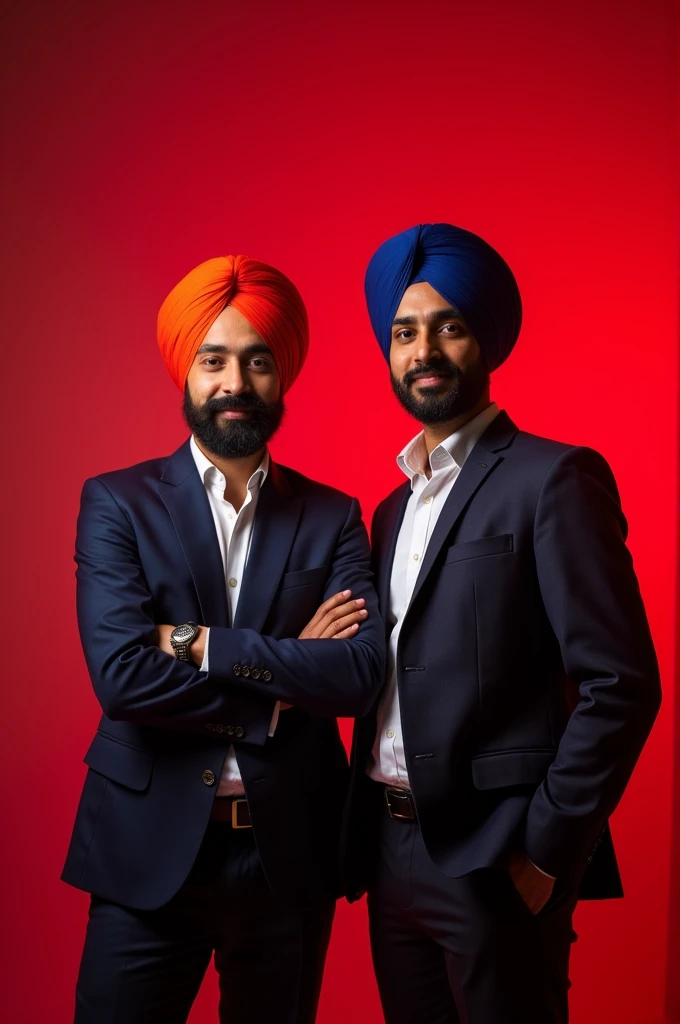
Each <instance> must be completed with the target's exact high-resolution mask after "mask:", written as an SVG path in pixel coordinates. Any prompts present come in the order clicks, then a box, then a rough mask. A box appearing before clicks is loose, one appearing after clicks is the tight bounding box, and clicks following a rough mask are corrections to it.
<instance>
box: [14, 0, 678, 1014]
mask: <svg viewBox="0 0 680 1024" xmlns="http://www.w3.org/2000/svg"><path fill="white" fill-rule="evenodd" d="M11 7H12V9H11V10H9V11H8V13H7V22H6V29H5V32H4V33H3V35H4V46H5V51H6V52H5V56H4V58H3V62H2V63H3V67H2V73H3V76H4V79H5V97H6V99H9V103H8V104H7V109H6V113H5V126H4V129H3V140H4V143H5V146H6V151H7V154H8V159H7V161H6V172H5V174H6V182H5V184H6V188H5V189H4V194H5V199H6V207H5V214H4V223H5V226H6V230H7V237H8V239H9V245H8V247H7V253H6V260H5V264H4V270H3V278H2V284H3V291H4V301H3V317H4V320H3V322H4V325H5V326H4V343H3V359H4V360H5V365H7V363H9V367H10V369H9V376H8V377H7V378H6V380H8V381H9V384H6V385H5V403H4V407H3V412H4V413H5V414H6V424H5V427H4V434H3V436H4V438H5V446H4V452H3V454H4V460H3V461H4V472H3V476H4V481H5V485H6V490H5V497H4V500H3V503H2V512H3V518H4V520H5V522H4V527H3V535H2V536H3V540H4V551H3V562H4V564H5V568H6V569H8V570H9V573H10V576H9V579H10V582H9V583H6V584H5V586H4V587H3V599H4V600H5V602H6V608H5V616H6V619H5V624H4V631H5V637H6V639H5V643H4V645H3V646H4V662H5V669H6V671H5V672H4V677H3V678H4V691H5V692H4V698H5V699H4V701H3V704H4V713H3V715H2V728H3V733H4V738H3V740H2V743H1V745H0V753H1V756H2V766H1V768H0V771H1V777H2V780H3V787H2V788H3V804H4V807H3V810H2V812H1V815H2V816H1V819H0V820H2V823H3V829H2V831H3V834H4V840H3V842H2V844H0V870H1V872H2V880H3V881H2V886H3V890H4V902H5V923H4V926H3V932H2V940H3V946H4V953H3V956H2V970H3V972H6V976H7V980H6V982H5V983H4V985H3V994H2V1002H3V1006H2V1008H1V1009H0V1012H1V1013H2V1018H3V1020H5V1021H7V1022H8V1024H38V1022H40V1024H42V1022H43V1021H47V1020H49V1021H50V1022H51V1024H66V1022H67V1021H69V1020H70V1019H71V1014H72V987H73V982H74V977H75V973H76V969H77V964H78V959H79V954H80V947H81V942H82V936H83V928H84V924H85V917H86V910H87V897H86V896H85V895H84V894H82V893H78V892H76V891H75V890H72V889H69V888H67V887H66V886H64V885H63V884H62V883H60V882H59V881H58V875H59V871H60V868H61V862H62V858H63V855H64V852H65V848H66V844H67V840H68V836H69V831H70V827H71V821H72V817H73V814H74V811H75V807H76V802H77V799H78V795H79V790H80V786H81V783H82V780H83V775H84V767H83V765H82V763H81V757H82V754H83V753H84V751H85V749H86V746H87V744H88V742H89V739H90V736H91V734H92V731H93V729H94V727H95V725H96V721H97V706H96V703H95V700H94V697H93V695H92V693H91V691H90V688H89V684H88V680H87V676H86V672H85V667H84V663H83V660H82V656H81V653H80V648H79V642H78V635H77V630H76V623H75V616H74V607H73V592H74V581H73V564H72V561H71V558H72V549H73V539H74V526H75V518H76V513H77V508H78V499H79V492H80V487H81V484H82V482H83V480H84V479H85V478H86V477H87V476H89V475H91V474H94V473H98V472H100V471H103V470H108V469H113V468H115V467H120V466H125V465H128V464H130V463H133V462H137V461H140V460H142V459H146V458H149V457H151V456H155V455H158V454H161V453H165V452H170V451H171V450H173V449H174V448H175V447H176V446H177V445H179V444H180V442H181V441H182V440H183V438H184V436H185V430H184V427H183V424H182V419H181V415H180V401H179V395H178V393H177V392H176V391H175V389H174V387H173V385H172V384H171V382H170V380H169V378H168V377H167V375H166V373H165V370H164V369H163V367H162V364H161V361H160V358H159V356H158V353H157V351H156V347H155V340H154V324H155V315H156V310H157V308H158V306H159V304H160V302H161V300H162V298H163V297H164V295H165V293H166V291H167V290H168V289H169V288H170V286H171V285H173V284H174V283H175V281H176V280H177V279H178V278H179V277H180V276H181V275H182V274H183V273H185V272H186V271H187V270H188V269H189V268H190V267H191V266H193V265H194V264H195V263H197V262H199V261H201V260H203V259H205V258H207V257H209V256H213V255H218V254H223V253H225V252H234V253H238V252H245V253H247V254H250V255H252V256H256V257H258V258H260V259H262V260H266V261H269V262H271V263H274V264H275V265H276V266H278V267H280V268H281V269H283V270H284V271H285V272H287V273H288V274H289V275H290V276H291V277H292V278H293V280H294V281H295V282H296V283H297V284H298V286H299V288H300V290H301V291H302V294H303V296H304V297H305V299H306V301H307V303H308V307H309V312H310V320H311V325H312V339H313V340H312V347H311V352H310V357H309V361H308V364H307V366H306V368H305V370H304V372H303V374H302V376H301V378H300V380H299V381H298V383H297V384H296V385H295V387H294V388H293V389H292V391H291V392H290V394H289V400H288V405H289V413H288V416H287V420H286V423H285V426H284V428H283V429H282V431H281V434H280V437H279V438H277V440H276V442H275V444H274V454H275V456H276V457H277V458H278V459H279V460H281V461H283V462H284V463H288V464H291V465H293V466H295V467H296V468H297V469H299V470H301V471H303V472H306V473H308V474H311V475H313V476H316V477H318V478H320V479H321V480H324V481H327V482H329V483H332V484H334V485H336V486H339V487H341V488H344V489H346V490H348V491H350V492H352V493H354V494H358V495H359V497H360V498H361V500H362V503H363V507H364V511H365V514H366V516H367V517H370V515H371V513H372V511H373V508H374V507H375V505H376V503H377V502H378V500H379V499H380V498H381V497H382V496H383V495H384V494H385V493H386V492H387V491H388V490H389V489H391V487H392V486H393V485H394V484H396V483H397V482H398V479H399V477H398V472H397V470H396V468H395V465H394V458H393V457H394V455H395V454H396V452H397V451H398V450H399V448H400V447H401V446H402V444H403V443H404V442H405V440H406V439H407V438H408V437H409V436H410V435H411V434H412V433H414V432H415V428H414V424H413V423H412V422H410V421H409V420H408V419H407V418H406V417H405V415H403V414H401V413H400V411H399V410H398V409H397V408H396V407H395V403H394V401H393V400H392V397H391V394H390V390H389V386H388V381H387V375H386V368H385V365H384V363H383V361H382V357H381V356H380V355H379V352H378V349H377V345H376V344H375V342H374V340H373V339H372V337H371V332H370V329H369V324H368V320H367V316H366V312H365V309H364V304H363V296H362V277H363V271H364V267H365V265H366V262H367V260H368V258H369V256H370V254H371V253H372V251H373V249H374V248H375V247H376V246H377V245H378V244H379V243H380V242H381V241H382V240H383V239H384V238H386V237H387V236H388V235H390V234H392V233H394V232H396V231H398V230H400V229H402V228H405V227H408V226H410V225H411V224H412V223H416V222H419V221H431V220H450V221H453V222H454V223H458V224H461V225H462V226H465V227H467V228H470V229H472V230H474V231H477V232H479V233H481V234H482V235H483V236H484V237H486V238H488V239H489V240H490V241H491V242H492V243H493V244H494V245H496V246H497V247H498V248H499V249H500V251H501V252H502V253H503V254H504V255H505V256H506V257H507V259H508V260H509V262H510V264H511V265H512V267H513V268H514V270H515V272H516V274H517V277H518V280H519V282H520V287H521V289H522V293H523V297H524V304H525V311H526V314H525V326H524V329H523V332H522V338H521V341H520V343H519V345H518V347H517V349H516V352H515V354H514V355H513V357H512V359H511V360H510V362H509V363H508V364H507V365H506V366H505V367H503V368H502V369H501V370H500V371H499V372H498V373H497V374H496V376H495V381H494V396H495V398H496V399H497V400H498V401H499V402H500V403H501V404H502V405H503V406H505V407H506V408H507V409H508V410H509V412H510V413H511V415H512V416H513V417H514V418H515V419H516V421H517V422H518V423H519V424H520V425H521V426H522V427H524V428H525V429H528V430H533V431H536V432H539V433H544V434H547V435H550V436H553V437H557V438H560V439H563V440H567V441H571V442H577V443H583V444H590V445H593V446H594V447H596V448H598V449H600V450H601V451H602V452H603V453H604V454H605V455H606V457H607V458H608V459H609V460H610V461H611V463H612V466H613V468H614V470H615V472H616V475H617V478H618V481H619V484H620V489H621V492H622V497H623V502H624V506H625V509H626V511H627V513H628V517H629V521H630V546H631V548H632V551H633V553H634V557H635V561H636V565H637V568H638V572H639V576H640V581H641V585H642V589H643V592H644V596H645V599H646V602H647V607H648V610H649V616H650V619H651V623H652V628H653V631H654V636H655V639H656V644H657V648H658V653H659V658H660V661H661V666H662V671H663V676H664V684H665V689H666V701H665V705H664V708H663V711H662V713H661V715H660V718H659V720H658V723H657V725H656V727H655V729H654V733H653V737H652V739H651V740H650V743H649V745H648V747H647V749H646V750H645V752H644V754H643V757H642V759H641V761H640V764H639V766H638V768H637V770H636V773H635V776H634V778H633V781H632V783H631V785H630V787H629V789H628V791H627V793H626V796H625V798H624V800H623V803H622V805H621V807H620V809H619V810H618V811H617V813H616V815H615V818H614V821H613V830H614V833H615V839H616V842H617V847H618V851H619V856H620V861H621V867H622V871H623V876H624V882H625V886H626V890H627V897H626V899H625V900H624V901H618V902H611V903H604V904H595V905H587V906H583V907H582V908H580V909H579V911H578V915H577V930H578V932H579V933H580V941H579V942H578V943H577V945H576V948H575V952H574V957H573V972H572V974H573V980H574V989H573V996H572V1008H573V1020H574V1022H575V1024H610V1022H616V1024H658V1022H661V1021H662V1020H663V1019H664V991H665V985H666V980H665V979H666V967H667V936H668V901H669V886H670V832H671V810H670V808H671V779H672V771H673V754H672V724H673V723H672V719H673V715H672V708H673V679H672V657H673V624H674V557H675V514H674V495H675V488H676V467H677V446H676V413H677V386H676V380H677V362H676V356H677V311H676V298H677V296H676V262H677V261H676V224H677V209H676V198H675V165H674V157H673V151H672V150H673V147H672V137H673V121H674V115H675V106H674V104H675V97H674V85H673V81H674V71H675V68H674V44H675V27H674V4H673V3H672V2H671V0H668V2H666V0H645V2H644V3H642V2H641V0H572V2H571V3H569V4H565V3H561V4H552V3H545V0H541V2H538V0H535V2H527V0H516V2H513V3H505V2H503V0H477V2H476V3H474V4H473V3H466V4H463V3H459V2H451V0H422V2H420V3H417V4H409V3H404V2H402V0H374V2H371V0H367V2H364V3H358V2H356V0H355V2H353V0H348V2H345V3H342V4H340V3H335V2H332V0H331V2H330V3H327V4H325V5H319V4H318V3H313V2H311V0H299V2H297V3H293V2H288V3H285V4H284V3H283V2H278V3H276V2H273V0H261V2H260V3H259V4H255V3H240V4H237V3H233V2H221V3H218V2H212V3H211V2H207V0H193V2H180V0H174V2H169V3H165V4H160V3H156V4H154V3H152V2H147V0H141V2H137V3H129V2H128V0H122V2H119V3H117V4H110V5H106V6H102V5H99V4H93V3H77V2H73V0H65V2H64V3H61V4H56V3H42V4H41V3H36V2H35V0H23V2H22V3H21V4H19V3H17V2H16V0H15V3H14V4H12V5H11ZM676 884H677V876H676ZM676 941H677V940H676ZM677 948H678V947H677V945H676V949H677ZM674 999H675V1007H676V1011H678V1016H677V1017H676V1019H680V1007H679V1006H678V1004H679V1003H680V995H679V994H678V993H677V992H676V993H675V996H674ZM214 1019H215V983H214V978H213V977H212V976H211V977H209V978H208V979H207V980H206V984H205V985H204V988H203V990H202V992H201V994H200V996H199V999H198V1002H197V1004H196V1007H195V1010H194V1012H193V1014H192V1018H191V1021H192V1024H207V1022H209V1021H213V1020H214ZM319 1019H320V1021H321V1022H322V1024H338V1022H341V1021H352V1022H353V1024H369V1022H379V1021H380V1020H381V1015H380V1011H379V1006H378V1001H377V995H376V991H375V986H374V982H373V978H372V973H371V969H370V963H369V952H368V944H367V940H366V932H365V913H364V908H363V905H358V906H353V907H347V906H344V905H343V906H340V908H339V912H338V917H337V925H336V928H335V932H334V937H333V941H332V947H331V951H330V956H329V961H328V968H327V974H326V980H325V984H324V990H323V996H322V1003H321V1010H320V1015H319ZM527 1024H528V1022H527Z"/></svg>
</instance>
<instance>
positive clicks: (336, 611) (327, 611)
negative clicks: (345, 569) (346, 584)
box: [298, 590, 368, 640]
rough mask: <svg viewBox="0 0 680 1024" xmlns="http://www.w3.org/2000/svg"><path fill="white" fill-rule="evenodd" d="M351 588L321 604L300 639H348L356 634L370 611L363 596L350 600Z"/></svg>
mask: <svg viewBox="0 0 680 1024" xmlns="http://www.w3.org/2000/svg"><path fill="white" fill-rule="evenodd" d="M351 596H352V591H351V590H343V591H341V592H340V593H339V594H335V595H334V596H333V597H330V598H329V599H328V600H327V601H324V603H323V604H322V605H321V607H320V608H319V610H318V611H317V613H316V615H315V616H314V618H312V619H311V620H310V621H309V622H308V623H307V625H306V626H305V628H304V629H303V630H302V632H301V633H300V636H299V637H298V639H299V640H330V639H333V640H346V639H347V638H348V637H350V636H354V635H355V634H356V632H357V630H358V629H359V623H360V622H362V621H363V620H364V619H365V618H366V616H367V615H368V612H367V611H366V609H365V608H364V605H365V604H366V602H365V601H364V599H363V597H359V598H357V600H356V601H350V600H349V598H350V597H351Z"/></svg>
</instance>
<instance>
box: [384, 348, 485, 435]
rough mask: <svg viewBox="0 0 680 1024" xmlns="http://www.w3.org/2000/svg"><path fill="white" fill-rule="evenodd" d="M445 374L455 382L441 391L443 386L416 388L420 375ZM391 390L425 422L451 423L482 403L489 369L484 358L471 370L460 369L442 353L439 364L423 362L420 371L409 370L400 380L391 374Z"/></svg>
mask: <svg viewBox="0 0 680 1024" xmlns="http://www.w3.org/2000/svg"><path fill="white" fill-rule="evenodd" d="M423 373H438V374H446V376H447V377H451V378H452V379H453V383H452V384H451V385H450V386H449V387H448V388H447V389H446V391H442V390H441V388H442V385H436V386H435V387H432V388H420V390H419V392H418V394H416V393H415V391H414V379H415V377H416V375H417V374H423ZM391 380H392V390H393V391H394V393H395V395H396V396H397V398H398V399H399V401H400V402H401V404H402V405H403V407H404V409H406V412H407V413H409V415H411V416H413V418H414V419H416V420H418V422H419V423H423V424H424V425H425V426H434V424H436V423H448V422H449V420H455V419H457V418H458V416H463V415H464V414H465V413H466V412H469V411H470V409H474V407H475V406H476V405H477V403H478V402H479V400H480V398H481V397H482V395H483V394H484V392H485V391H486V389H487V388H488V386H489V371H488V370H487V368H486V364H485V362H484V360H483V359H481V358H480V360H479V362H477V363H475V365H474V366H471V367H470V369H469V370H465V371H463V370H461V369H460V367H459V366H456V364H455V363H452V362H451V360H450V359H447V358H446V356H441V357H440V358H439V359H438V360H437V362H436V363H427V364H425V363H423V364H422V365H421V366H419V367H418V369H417V370H409V371H408V372H407V373H405V374H404V376H403V377H402V379H401V380H397V378H396V377H395V376H394V374H391Z"/></svg>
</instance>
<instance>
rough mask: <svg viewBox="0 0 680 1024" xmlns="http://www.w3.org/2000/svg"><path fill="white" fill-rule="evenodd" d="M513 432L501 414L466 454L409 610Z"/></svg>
mask: <svg viewBox="0 0 680 1024" xmlns="http://www.w3.org/2000/svg"><path fill="white" fill-rule="evenodd" d="M516 433H517V427H516V426H515V425H514V423H513V422H512V420H511V419H510V417H509V416H508V415H507V413H505V412H500V413H499V414H498V416H497V417H496V419H495V420H494V421H493V423H491V424H490V426H489V427H488V428H487V430H486V431H485V432H484V434H482V437H481V438H480V440H479V441H478V442H477V444H476V445H475V447H474V448H473V449H472V451H471V452H470V454H469V455H468V457H467V459H466V461H465V465H464V466H463V468H462V469H461V471H460V474H459V476H458V479H457V480H456V482H455V483H454V485H453V487H452V488H451V492H450V493H449V496H448V498H447V499H446V502H445V503H444V508H443V509H442V511H441V513H440V515H439V519H438V520H437V525H436V526H435V528H434V530H433V532H432V536H431V537H430V540H429V543H428V545H427V550H426V552H425V557H424V558H423V561H422V563H421V566H420V572H419V573H418V579H417V580H416V585H415V587H414V588H413V594H412V596H411V601H410V604H409V607H411V605H412V604H413V602H414V601H415V599H416V597H417V596H418V594H419V592H420V590H421V589H422V586H423V583H424V582H425V580H426V579H427V576H428V573H429V572H430V570H431V569H432V566H433V565H434V563H435V561H436V558H437V555H438V554H439V552H440V551H441V549H442V546H443V544H444V543H445V541H446V540H447V538H448V536H449V534H450V533H451V531H452V530H453V528H454V526H455V525H456V523H457V522H458V520H459V518H460V516H461V515H462V514H463V512H464V511H465V509H466V508H467V506H468V504H469V503H470V501H471V500H472V498H473V496H474V495H475V494H476V492H477V491H478V490H479V488H480V487H481V486H482V484H483V483H484V481H485V480H486V479H487V477H488V476H489V474H490V473H491V472H492V470H493V469H494V467H495V466H496V465H497V464H498V463H499V462H502V460H503V457H502V456H501V455H499V454H498V452H499V451H502V449H503V448H507V446H508V445H509V444H510V443H511V442H512V439H513V438H514V436H515V434H516Z"/></svg>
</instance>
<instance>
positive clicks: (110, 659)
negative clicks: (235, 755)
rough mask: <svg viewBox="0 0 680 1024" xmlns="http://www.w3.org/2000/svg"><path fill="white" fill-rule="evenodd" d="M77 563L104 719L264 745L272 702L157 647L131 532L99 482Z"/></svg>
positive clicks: (89, 487)
mask: <svg viewBox="0 0 680 1024" xmlns="http://www.w3.org/2000/svg"><path fill="white" fill-rule="evenodd" d="M76 563H77V570H76V603H77V611H78V626H79V629H80V637H81V641H82V645H83V651H84V653H85V660H86V662H87V667H88V669H89V673H90V678H91V680H92V685H93V687H94V690H95V694H96V696H97V699H98V701H99V703H100V704H101V707H102V710H103V711H104V714H105V715H107V716H108V717H109V718H111V719H120V720H125V721H130V722H139V723H140V724H144V725H151V726H156V727H159V728H166V729H171V730H180V731H189V732H204V731H205V727H206V724H208V723H209V722H210V723H216V722H222V723H225V724H232V725H239V726H241V728H242V729H243V730H244V737H243V738H244V739H245V740H246V741H247V742H249V743H255V744H263V743H265V742H266V740H267V733H268V731H269V726H270V722H271V718H272V711H273V708H274V698H273V697H272V696H270V695H267V696H265V695H257V694H248V693H246V692H245V691H244V690H243V689H242V688H240V687H233V686H225V685H224V684H223V683H221V682H216V681H215V680H214V679H213V678H212V676H211V675H206V674H205V673H204V672H200V671H199V669H197V668H196V667H195V666H193V665H192V664H191V663H184V662H181V661H177V659H176V658H173V657H171V656H170V655H168V654H164V653H163V651H161V650H160V649H159V648H158V647H157V646H156V641H155V628H156V620H155V617H154V611H153V599H152V596H151V593H150V591H149V587H148V584H147V581H146V579H145V576H144V570H143V567H142V564H141V561H140V558H139V552H138V549H137V541H136V537H135V533H134V529H133V527H132V524H131V523H130V522H129V520H128V518H127V517H126V515H125V514H124V512H123V511H122V510H121V509H120V507H119V506H118V504H117V502H116V500H115V498H114V497H113V495H112V494H111V492H110V491H109V490H108V488H107V487H106V485H105V484H104V483H103V482H102V481H101V480H97V479H92V480H88V481H87V482H86V484H85V486H84V488H83V494H82V499H81V506H80V515H79V517H78V530H77V538H76Z"/></svg>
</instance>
